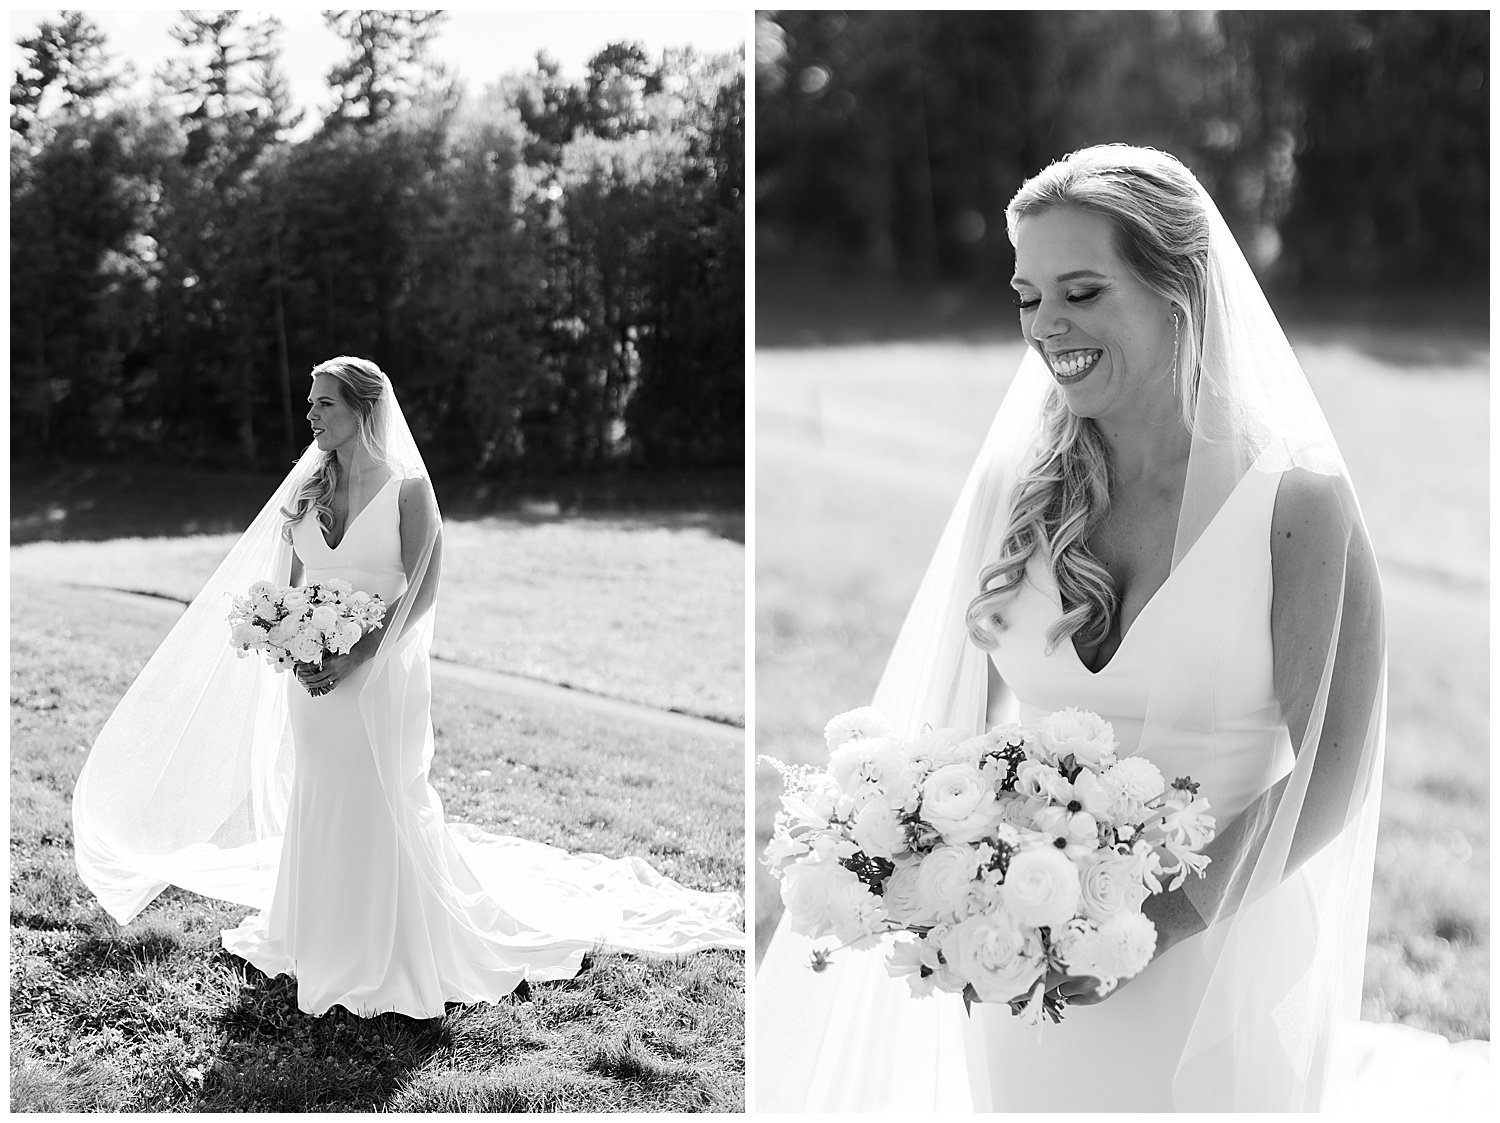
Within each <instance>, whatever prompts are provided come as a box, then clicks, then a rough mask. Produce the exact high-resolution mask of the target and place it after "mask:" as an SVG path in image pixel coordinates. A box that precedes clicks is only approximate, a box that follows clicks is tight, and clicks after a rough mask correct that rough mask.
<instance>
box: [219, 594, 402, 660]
mask: <svg viewBox="0 0 1500 1123" xmlns="http://www.w3.org/2000/svg"><path fill="white" fill-rule="evenodd" d="M384 617H385V602H384V601H382V600H381V599H380V598H379V597H377V596H374V595H373V594H371V593H365V592H360V591H358V590H356V589H355V588H354V586H353V585H350V584H349V582H347V581H340V580H338V579H337V578H333V579H331V580H328V581H318V582H314V583H312V584H308V585H290V586H287V587H285V588H279V587H277V586H276V585H275V584H273V583H272V582H270V581H257V582H255V584H253V585H251V586H250V591H249V594H248V595H247V596H243V597H235V598H234V607H233V608H232V609H231V610H230V612H229V643H230V645H231V646H232V647H234V648H235V650H236V651H238V653H239V655H240V657H241V658H244V657H245V656H246V655H248V654H250V652H252V651H260V652H264V654H265V656H266V661H267V662H268V663H270V664H271V666H272V667H274V668H275V669H276V670H277V671H285V670H289V669H290V668H292V667H293V666H295V665H296V664H298V663H311V664H313V665H315V666H322V664H323V656H324V655H325V654H330V653H333V654H339V655H342V654H344V653H345V652H347V651H348V650H349V649H350V648H351V647H353V646H354V645H355V644H356V643H358V642H359V639H360V637H361V636H363V635H364V634H365V633H366V632H370V631H374V630H375V629H376V628H378V627H380V624H381V621H382V620H383V619H384Z"/></svg>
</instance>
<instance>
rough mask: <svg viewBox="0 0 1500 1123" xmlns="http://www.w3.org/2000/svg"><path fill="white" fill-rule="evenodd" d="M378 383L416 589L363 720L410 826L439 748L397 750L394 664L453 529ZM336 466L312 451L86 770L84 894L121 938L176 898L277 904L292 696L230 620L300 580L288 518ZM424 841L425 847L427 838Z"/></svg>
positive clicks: (404, 598) (375, 415)
mask: <svg viewBox="0 0 1500 1123" xmlns="http://www.w3.org/2000/svg"><path fill="white" fill-rule="evenodd" d="M375 369H378V368H375ZM380 378H381V381H382V383H383V387H382V390H381V393H380V396H379V397H378V399H377V400H376V401H375V403H374V406H373V409H372V411H371V415H370V419H369V423H368V426H367V431H366V436H365V448H366V451H367V452H368V453H369V455H370V457H371V458H372V460H373V461H374V462H375V463H376V464H378V465H379V466H380V467H381V468H382V469H383V470H384V471H381V472H377V473H374V474H373V476H378V477H379V478H380V479H381V481H382V482H383V481H384V480H387V479H389V478H390V477H391V476H394V477H395V478H397V479H400V480H402V481H407V482H405V483H403V484H402V485H401V486H402V492H403V503H402V509H403V515H402V517H403V522H404V523H406V524H408V525H405V526H404V540H405V541H407V542H409V543H410V544H409V545H407V546H405V547H404V553H405V554H406V555H407V556H406V558H405V559H404V560H405V563H406V569H407V578H408V585H407V591H406V592H405V593H404V594H402V595H401V596H400V597H399V598H397V599H396V601H395V602H394V603H393V604H392V605H390V606H389V610H388V612H387V617H386V620H385V622H384V626H383V628H382V630H381V632H380V644H379V647H378V649H377V651H376V654H375V656H374V657H373V659H372V663H373V666H372V668H371V671H370V674H369V675H368V676H367V678H366V680H365V683H364V686H363V688H362V689H361V692H360V699H359V702H360V706H359V708H360V713H361V716H362V717H363V719H364V721H365V723H366V725H367V727H368V728H369V730H370V732H371V740H372V744H373V745H374V746H375V749H376V752H377V756H378V764H379V767H380V772H381V780H382V786H383V787H384V789H385V792H386V796H387V799H388V801H389V802H390V803H391V805H392V807H393V808H397V809H399V814H398V821H400V822H402V823H405V824H410V823H411V822H412V821H413V819H414V816H417V815H420V814H423V813H425V811H424V808H423V807H422V806H420V803H419V801H418V800H416V798H415V790H408V788H409V785H410V781H411V780H412V779H413V778H414V777H416V776H419V775H420V774H421V773H422V772H423V771H424V770H425V766H426V762H427V760H428V759H430V756H431V752H432V739H431V736H430V732H429V736H428V737H427V739H426V743H425V745H423V746H415V747H414V746H406V747H404V748H403V746H401V745H400V744H399V743H398V741H399V739H398V738H395V737H392V736H391V735H390V733H389V731H391V730H395V729H399V728H400V727H401V726H400V723H399V721H397V720H395V718H396V717H397V716H399V715H398V714H396V713H394V712H393V710H395V709H399V707H401V706H402V705H405V704H407V699H406V698H405V697H404V696H403V695H402V694H400V692H396V691H392V690H390V689H389V686H390V682H391V675H390V670H391V668H392V665H393V662H394V661H395V660H412V659H417V658H422V657H425V655H426V654H427V652H428V651H429V649H430V646H431V639H432V621H433V614H434V613H433V609H434V607H435V604H436V591H437V589H436V586H437V576H438V572H437V566H436V564H435V561H436V559H437V557H438V553H439V550H440V544H441V517H440V515H439V512H438V509H437V505H436V501H435V499H434V498H433V497H432V490H431V485H430V483H429V482H428V478H427V470H426V467H425V465H424V464H423V461H422V456H421V453H420V452H419V451H418V449H417V445H416V442H415V440H414V439H413V438H412V434H411V430H410V428H409V427H408V426H407V423H406V418H405V416H404V414H403V413H402V411H401V406H400V404H399V402H398V401H397V399H396V395H395V391H394V390H393V389H392V387H391V384H390V381H389V379H386V378H385V376H384V374H383V373H382V374H381V375H380ZM323 455H324V454H323V453H322V452H320V451H319V449H318V448H317V446H316V445H310V446H309V447H308V448H307V450H306V451H305V452H304V453H303V454H302V456H301V457H300V458H299V459H298V460H297V462H296V464H295V465H294V466H293V468H292V470H291V471H290V472H289V473H287V475H286V478H285V479H283V480H282V482H281V484H280V485H279V486H278V487H277V488H276V490H275V491H274V492H273V493H272V495H271V497H270V498H269V499H268V500H267V501H266V504H265V506H264V507H262V508H261V511H260V513H259V514H258V515H256V517H255V519H254V521H253V522H252V523H251V524H250V526H249V527H248V528H247V529H246V530H245V532H244V533H243V534H242V535H241V536H240V538H239V539H238V540H237V541H236V542H235V544H234V546H233V547H232V548H231V549H230V551H229V553H228V555H227V556H226V557H225V558H224V560H223V562H221V563H220V565H219V567H218V569H216V570H215V571H214V573H213V575H212V576H211V577H210V578H209V579H208V581H207V583H206V584H205V585H204V586H203V588H202V590H201V591H200V592H199V593H198V595H197V596H196V597H194V599H193V601H192V603H191V604H190V605H189V606H188V608H187V609H186V611H185V612H184V613H183V615H182V617H181V618H180V619H179V620H178V622H177V624H176V625H175V626H174V627H173V628H172V630H171V631H170V632H169V633H168V635H167V637H166V638H165V639H164V640H163V641H162V643H161V646H160V647H158V648H157V650H156V652H155V654H153V655H152V657H151V659H150V660H149V661H148V662H147V664H146V666H145V667H144V668H143V669H142V671H141V673H140V675H139V676H138V677H137V678H136V680H135V682H134V683H133V684H132V685H131V686H130V688H129V690H128V691H127V692H126V694H125V696H124V697H123V698H122V699H121V700H120V703H119V704H118V705H117V706H116V708H115V710H114V712H113V714H111V716H110V718H109V720H108V721H107V722H106V723H105V725H104V728H103V729H102V730H101V731H100V733H99V736H98V738H97V739H96V740H95V742H94V746H93V749H92V751H91V752H90V753H89V756H88V758H87V760H86V761H85V762H84V766H83V770H82V772H81V773H80V775H79V777H78V783H77V786H76V788H75V790H74V794H73V837H74V850H75V857H76V861H77V865H78V870H79V873H80V875H81V876H82V878H83V881H84V883H85V884H86V885H87V886H88V887H89V888H90V889H91V890H92V891H93V892H94V894H95V896H97V897H98V899H99V901H100V902H101V904H103V905H104V907H105V908H106V910H108V912H109V913H110V915H112V916H113V917H114V918H115V919H116V920H118V921H120V922H121V923H128V922H129V921H130V920H132V919H134V918H135V917H136V916H137V915H139V913H140V912H141V910H142V909H144V908H145V907H146V906H147V905H148V904H149V903H150V902H151V901H152V900H153V899H155V897H156V896H157V895H158V894H159V893H161V892H162V890H163V889H165V888H166V887H167V886H168V885H178V886H181V887H183V888H185V889H189V890H192V891H193V892H196V893H202V894H204V895H207V896H210V897H216V898H220V899H223V900H228V901H234V902H237V903H240V904H244V905H250V906H253V907H255V908H265V907H266V906H267V905H269V903H270V899H271V893H272V889H273V885H274V881H275V876H276V870H277V865H278V862H279V857H280V845H281V836H282V833H283V830H284V824H285V821H286V813H287V806H288V798H289V795H290V792H291V782H292V768H293V755H292V741H291V730H290V726H289V722H288V717H287V705H286V691H287V687H288V680H287V679H286V678H285V677H284V676H283V675H277V674H273V673H271V672H270V671H269V670H268V668H267V667H266V666H265V665H264V663H263V662H262V661H261V660H260V659H259V658H256V657H245V658H241V657H239V656H238V655H237V654H236V652H235V651H234V650H233V649H232V648H231V647H230V646H229V630H228V624H227V616H228V612H229V609H230V602H231V598H233V597H234V596H242V595H244V593H245V591H246V590H247V589H248V588H249V587H250V585H251V584H252V583H253V582H255V581H258V580H269V581H274V582H276V583H278V584H286V583H287V582H288V581H289V580H290V579H291V569H292V548H291V544H290V543H289V542H288V540H287V538H286V536H285V535H284V534H283V528H284V527H285V525H286V522H287V518H286V515H285V514H284V513H283V512H284V511H285V510H287V509H289V508H291V507H292V506H293V499H294V497H295V496H296V494H297V492H298V490H299V488H300V487H301V486H302V485H303V483H304V482H306V481H307V479H308V478H309V477H310V476H311V475H312V474H313V473H314V472H315V471H316V470H317V468H318V466H319V464H320V462H321V460H322V457H323ZM387 473H388V475H387ZM373 476H372V478H373ZM374 486H375V484H373V483H369V482H355V483H352V484H351V493H350V510H351V511H353V512H356V513H357V512H359V511H361V510H362V509H363V507H364V505H365V503H366V502H367V501H368V500H369V498H370V496H369V495H368V494H365V493H362V492H361V490H360V489H361V487H363V488H365V489H366V490H368V489H369V488H372V487H374ZM403 833H406V832H403ZM410 833H411V835H412V838H413V839H416V837H417V835H418V834H419V833H420V832H417V831H415V830H413V831H411V832H410ZM421 868H423V869H426V868H427V864H426V863H422V864H421ZM437 868H439V869H440V868H441V866H438V867H437Z"/></svg>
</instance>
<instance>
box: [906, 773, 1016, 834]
mask: <svg viewBox="0 0 1500 1123" xmlns="http://www.w3.org/2000/svg"><path fill="white" fill-rule="evenodd" d="M921 813H922V818H923V819H925V820H926V821H927V822H929V823H931V824H932V825H933V826H934V827H936V828H937V830H938V831H939V832H940V833H941V834H942V836H943V840H944V841H945V842H973V841H974V840H976V839H978V838H981V837H983V836H984V835H985V834H986V833H987V832H988V831H989V830H990V828H991V827H993V826H994V825H995V824H996V823H998V822H999V821H1000V803H999V800H997V799H996V798H995V793H994V792H993V791H992V790H991V789H990V787H989V785H987V784H986V783H985V782H984V777H983V776H981V775H980V774H979V769H978V768H976V767H975V766H974V765H972V764H947V765H944V766H943V767H941V768H938V769H934V770H933V771H932V772H931V773H930V774H929V775H928V777H927V779H925V780H923V781H922V812H921Z"/></svg>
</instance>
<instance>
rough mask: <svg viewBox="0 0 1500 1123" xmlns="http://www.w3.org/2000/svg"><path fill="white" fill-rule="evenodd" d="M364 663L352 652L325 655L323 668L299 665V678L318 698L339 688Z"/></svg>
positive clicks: (308, 690)
mask: <svg viewBox="0 0 1500 1123" xmlns="http://www.w3.org/2000/svg"><path fill="white" fill-rule="evenodd" d="M363 662H364V660H363V659H361V658H360V657H359V656H357V655H355V654H354V653H353V652H352V651H351V652H349V653H347V654H344V655H325V656H323V665H322V666H321V667H319V666H314V665H312V664H310V663H308V664H300V665H298V667H297V678H298V679H299V680H301V682H302V685H303V686H304V687H306V688H307V692H308V693H309V694H311V695H312V696H313V697H315V698H316V697H318V696H319V695H322V694H327V693H328V692H329V691H330V690H332V689H333V688H334V687H336V686H338V684H339V683H341V682H343V681H344V679H346V678H348V677H349V676H350V675H351V674H353V673H354V671H355V669H356V668H358V667H359V665H360V664H361V663H363Z"/></svg>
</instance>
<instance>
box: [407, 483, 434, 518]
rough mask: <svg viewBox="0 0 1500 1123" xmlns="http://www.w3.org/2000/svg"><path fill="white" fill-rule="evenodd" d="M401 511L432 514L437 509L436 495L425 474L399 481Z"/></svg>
mask: <svg viewBox="0 0 1500 1123" xmlns="http://www.w3.org/2000/svg"><path fill="white" fill-rule="evenodd" d="M400 503H401V513H402V514H403V515H404V514H408V513H409V514H429V515H430V514H432V513H434V512H436V511H437V495H436V494H435V493H434V492H433V490H432V481H430V480H428V479H427V478H426V477H425V476H412V477H410V478H409V479H404V480H402V481H401V498H400Z"/></svg>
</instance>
